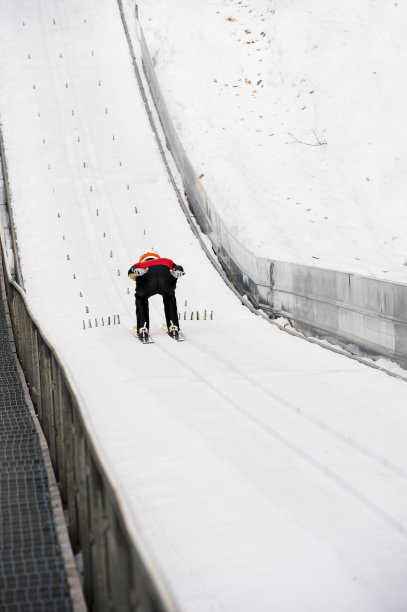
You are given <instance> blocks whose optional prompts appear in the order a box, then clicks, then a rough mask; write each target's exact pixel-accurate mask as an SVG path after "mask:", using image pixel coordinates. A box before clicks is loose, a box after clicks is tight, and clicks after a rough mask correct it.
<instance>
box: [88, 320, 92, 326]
mask: <svg viewBox="0 0 407 612" xmlns="http://www.w3.org/2000/svg"><path fill="white" fill-rule="evenodd" d="M89 327H90V328H92V321H91V320H90V319H89Z"/></svg>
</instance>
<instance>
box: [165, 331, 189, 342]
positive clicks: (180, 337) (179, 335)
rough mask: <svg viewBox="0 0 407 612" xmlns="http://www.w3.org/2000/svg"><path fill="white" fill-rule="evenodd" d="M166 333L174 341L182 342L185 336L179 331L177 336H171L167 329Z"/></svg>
mask: <svg viewBox="0 0 407 612" xmlns="http://www.w3.org/2000/svg"><path fill="white" fill-rule="evenodd" d="M167 335H168V336H169V337H170V338H172V339H173V340H175V341H176V342H184V340H185V338H184V336H182V335H181V334H180V333H179V332H178V335H177V336H173V335H172V334H171V333H170V332H169V331H167Z"/></svg>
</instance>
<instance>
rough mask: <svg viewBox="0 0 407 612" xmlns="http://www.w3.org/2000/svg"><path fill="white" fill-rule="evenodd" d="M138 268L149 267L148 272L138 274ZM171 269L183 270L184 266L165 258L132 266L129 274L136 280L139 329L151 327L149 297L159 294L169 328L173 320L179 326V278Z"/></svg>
mask: <svg viewBox="0 0 407 612" xmlns="http://www.w3.org/2000/svg"><path fill="white" fill-rule="evenodd" d="M137 268H138V269H140V268H141V269H142V270H146V269H147V272H146V273H145V274H142V275H138V273H137V270H136V269H137ZM171 270H179V271H181V272H183V268H182V266H178V265H176V264H174V262H173V261H172V260H171V259H165V258H159V259H154V260H152V261H151V260H150V261H144V262H138V263H136V264H134V266H132V267H131V268H130V270H129V272H128V275H129V277H130V278H132V279H133V280H136V292H135V298H136V317H137V329H138V330H139V329H140V328H141V327H144V326H146V327H147V329H149V328H150V317H149V305H148V299H149V298H150V297H151V296H153V295H157V294H158V295H162V298H163V303H164V312H165V319H166V322H167V327H168V329H169V328H170V325H171V322H172V324H173V325H176V326H177V327H178V328H179V320H178V309H177V300H176V298H175V288H176V286H177V279H176V278H175V277H174V276H173V275H172V273H171Z"/></svg>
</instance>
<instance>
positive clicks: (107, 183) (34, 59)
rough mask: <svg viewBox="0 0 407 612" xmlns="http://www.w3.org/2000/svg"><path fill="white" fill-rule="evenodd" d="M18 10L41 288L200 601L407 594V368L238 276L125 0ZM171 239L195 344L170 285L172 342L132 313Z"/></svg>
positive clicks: (102, 422)
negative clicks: (197, 197) (165, 152)
mask: <svg viewBox="0 0 407 612" xmlns="http://www.w3.org/2000/svg"><path fill="white" fill-rule="evenodd" d="M126 7H127V8H128V10H129V24H132V23H133V19H134V15H133V8H134V5H133V3H131V2H128V3H126ZM130 9H132V10H130ZM0 14H1V15H2V18H1V20H0V39H1V40H2V43H3V45H2V54H1V56H0V74H1V86H0V108H1V122H2V124H3V131H4V137H5V145H6V152H7V160H8V166H9V175H10V183H11V187H12V192H13V210H14V214H15V220H16V225H17V229H18V241H19V247H20V254H21V263H22V270H23V275H24V279H25V287H26V291H27V297H28V300H29V304H30V306H31V308H32V310H33V312H34V314H35V315H36V317H38V319H39V321H40V322H41V325H42V327H43V329H44V330H45V332H46V334H47V336H48V337H49V338H51V340H52V342H53V343H54V345H55V347H56V348H57V350H58V352H59V354H60V356H61V358H62V359H63V361H64V362H65V363H66V364H69V365H68V366H67V367H68V371H69V373H70V375H71V376H72V377H73V379H74V380H75V384H76V386H77V388H78V390H79V394H80V397H81V400H82V403H83V405H84V410H85V418H86V421H87V422H88V424H89V431H90V434H91V435H92V436H93V437H94V439H95V441H96V444H97V447H98V448H103V451H104V455H103V457H104V461H105V464H106V468H107V470H108V472H109V473H110V475H111V479H112V483H114V486H115V487H116V489H117V491H118V492H119V494H120V495H121V496H122V498H123V499H124V500H125V503H126V505H127V508H128V510H129V512H130V513H131V515H132V517H133V520H134V526H135V529H137V530H139V532H140V533H141V537H142V540H143V543H144V545H145V547H146V548H147V549H148V550H149V551H150V554H151V556H152V558H153V560H154V563H155V566H156V567H157V571H158V572H159V573H160V575H162V576H163V578H164V579H165V581H166V582H167V584H168V585H169V588H170V589H171V592H172V593H173V596H174V599H175V601H176V604H177V607H178V608H179V610H181V611H188V612H189V611H194V612H195V611H198V610H199V611H200V612H202V611H204V610H205V611H217V612H219V611H221V610H222V611H225V610H227V611H233V612H240V611H242V612H247V611H248V610H250V611H253V612H260V611H262V612H263V611H264V612H265V611H269V610H278V611H279V612H304V611H305V610H307V611H310V612H326V610H330V611H331V612H343V611H344V610H346V611H347V612H348V611H349V612H362V611H363V612H365V611H369V612H376V611H384V610H387V611H392V612H396V611H397V612H404V611H405V609H406V607H407V546H406V526H407V504H406V500H407V445H406V443H405V441H406V435H407V412H406V401H405V398H406V384H405V383H403V382H402V381H400V380H397V379H393V378H390V377H388V376H386V375H384V374H382V373H380V372H377V371H375V370H372V369H370V368H366V367H364V366H362V365H361V364H359V363H357V362H354V361H351V360H349V359H346V358H344V357H341V356H338V355H336V354H334V353H331V352H329V351H326V350H323V349H321V348H320V347H318V346H315V345H310V344H309V343H307V342H304V341H302V340H299V339H297V338H294V337H291V336H288V335H286V334H284V333H282V332H280V331H279V330H278V329H276V328H275V327H273V326H271V325H269V324H268V323H267V322H266V321H264V320H263V319H261V318H259V317H256V316H254V315H252V314H251V313H250V312H249V311H248V310H247V309H245V308H244V307H242V305H241V304H240V302H239V301H238V299H237V298H236V297H235V296H234V295H233V294H232V293H231V292H230V291H229V290H228V289H227V287H226V286H225V284H224V282H223V281H222V280H221V278H220V277H219V276H218V275H217V273H216V272H215V270H214V269H213V267H212V266H211V264H210V263H209V262H208V260H207V259H206V257H205V256H204V255H203V253H202V250H201V249H200V247H199V244H198V243H197V241H196V239H195V238H194V237H193V236H192V234H191V232H190V229H189V227H188V225H187V222H186V220H185V218H184V217H183V215H182V213H181V211H180V208H179V204H178V202H177V200H176V198H175V195H174V193H173V191H172V188H171V186H170V184H169V181H168V177H167V175H166V174H165V171H164V169H163V165H162V162H161V159H160V157H159V154H158V150H157V146H156V143H155V141H154V138H153V135H152V133H151V129H150V126H149V123H148V121H147V118H146V115H145V110H144V105H143V102H142V100H141V97H140V93H139V91H138V89H137V85H136V80H135V77H134V72H133V68H132V64H131V59H130V55H129V52H128V48H127V43H126V40H125V37H124V34H123V28H122V24H121V21H120V16H119V13H118V9H117V5H116V3H115V2H114V1H113V0H88V1H87V2H86V3H84V2H82V0H69V1H68V0H36V1H33V0H16V1H15V2H9V1H5V0H0ZM134 25H135V24H134ZM134 33H135V29H134ZM136 51H137V53H138V54H139V49H137V50H136ZM152 246H153V247H155V248H156V249H158V250H159V252H160V253H161V254H162V255H163V256H168V257H171V258H172V259H174V260H175V261H176V262H177V263H180V264H182V265H184V267H185V270H186V276H185V277H184V278H183V279H181V280H180V281H179V283H178V289H177V296H178V304H179V310H180V312H181V315H182V330H183V333H184V335H185V337H186V342H184V343H182V344H177V343H175V342H173V341H172V340H170V339H169V338H168V336H166V334H165V333H164V332H163V331H162V329H161V324H162V323H163V320H164V316H163V308H162V303H161V300H160V299H158V298H157V299H152V300H151V311H152V312H151V331H152V333H153V336H154V337H155V344H154V345H149V346H142V345H141V344H140V343H139V342H137V340H135V338H134V337H133V336H132V334H131V333H130V328H131V326H132V325H133V324H134V303H133V296H132V292H133V285H132V284H131V283H130V281H128V279H127V276H126V273H127V269H128V268H129V266H130V265H131V264H132V263H134V262H135V261H136V260H137V259H138V255H139V253H140V252H141V251H142V250H143V249H145V248H149V247H152ZM119 272H120V275H119ZM205 310H206V311H207V315H209V314H210V312H211V311H213V313H214V318H213V320H210V318H209V316H207V320H204V319H203V314H204V311H205ZM196 311H199V313H200V315H201V316H200V319H199V321H198V320H196ZM192 312H194V319H193V320H191V313H192ZM184 313H185V317H186V319H185V320H184ZM115 314H116V316H117V315H120V322H121V324H120V325H117V324H116V325H113V324H112V325H110V326H109V325H107V324H106V322H107V317H108V316H111V321H113V317H114V315H115ZM102 317H103V319H104V322H105V325H104V326H102V325H101V321H102ZM95 319H97V320H98V323H99V324H98V327H95ZM116 320H117V319H116ZM83 321H85V324H86V329H83ZM89 321H90V322H91V323H92V328H90V327H89Z"/></svg>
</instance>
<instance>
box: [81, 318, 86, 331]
mask: <svg viewBox="0 0 407 612" xmlns="http://www.w3.org/2000/svg"><path fill="white" fill-rule="evenodd" d="M82 325H83V329H86V324H85V320H84V319H82Z"/></svg>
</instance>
